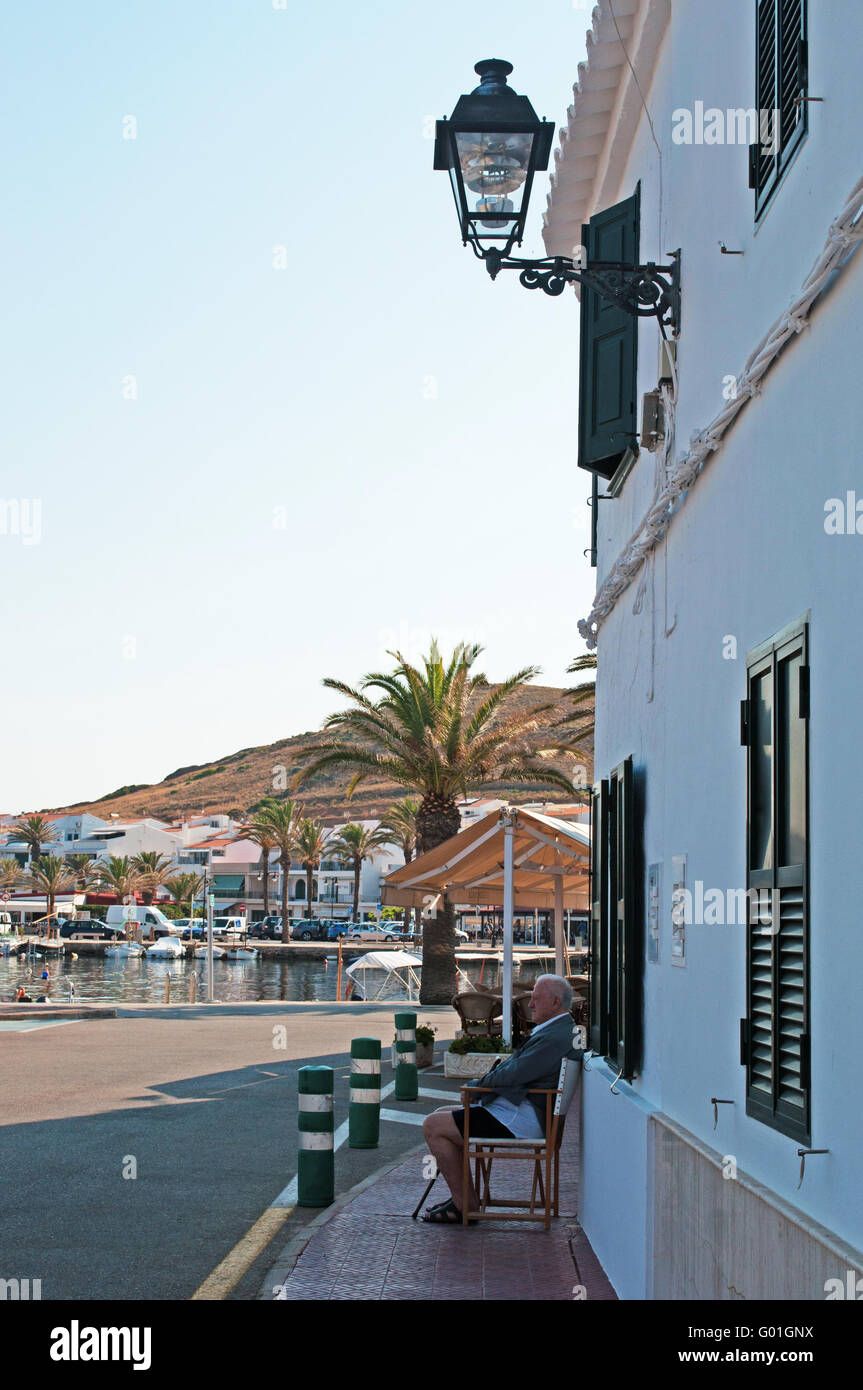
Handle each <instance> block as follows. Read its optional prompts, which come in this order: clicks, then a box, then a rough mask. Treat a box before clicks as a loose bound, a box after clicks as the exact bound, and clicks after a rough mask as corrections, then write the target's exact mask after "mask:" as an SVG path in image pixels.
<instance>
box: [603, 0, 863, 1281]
mask: <svg viewBox="0 0 863 1390" xmlns="http://www.w3.org/2000/svg"><path fill="white" fill-rule="evenodd" d="M809 25H810V31H809V56H810V74H809V91H810V92H811V93H812V94H814V95H819V96H824V97H825V103H824V104H823V105H821V104H815V103H813V104H812V105H810V109H809V121H810V126H809V133H808V136H807V138H806V140H805V141H804V143H803V145H802V147H801V148H800V150H799V151H798V154H797V157H796V159H795V161H794V163H793V164H792V166H791V168H790V169H789V171H788V174H787V176H786V179H785V182H784V184H783V185H782V186H781V187H780V188H779V190H778V191H777V193H776V194H775V195H774V198H773V201H772V205H771V206H770V207H769V209H768V211H767V212H766V214H765V216H764V218H763V220H762V223H761V224H760V225H759V227H758V229H757V230H756V229H755V227H754V223H753V194H752V191H751V190H750V189H749V188H748V186H747V159H746V156H747V151H746V149H745V147H743V146H713V147H706V146H702V147H695V146H692V147H687V146H674V145H673V144H672V142H671V130H672V113H673V111H674V110H675V109H676V108H681V107H692V106H693V105H694V103H695V101H696V100H702V101H703V102H704V104H705V106H717V107H721V108H727V107H737V106H744V107H746V106H750V105H751V104H752V101H753V85H754V19H753V6H752V4H750V3H749V0H728V3H726V4H724V5H722V6H716V5H714V4H713V3H710V0H695V2H694V3H689V4H686V5H681V4H674V5H673V6H672V11H671V29H670V32H669V34H668V36H667V39H666V42H665V45H664V48H663V50H662V53H661V58H660V62H659V64H658V67H657V71H656V73H655V76H654V78H653V82H652V84H651V86H650V88H649V92H648V103H649V109H650V113H651V117H652V120H653V126H654V130H655V133H656V136H657V139H658V140H659V143H660V146H661V148H662V226H661V232H660V230H659V215H660V212H659V203H660V188H659V177H658V174H659V161H658V158H657V151H656V147H655V145H654V142H653V137H652V135H651V132H650V130H649V128H648V127H647V124H646V122H645V121H643V120H642V122H641V124H640V127H639V131H638V135H637V137H636V140H635V143H634V146H633V149H632V153H631V156H630V158H629V160H628V163H627V165H626V167H625V169H623V170H622V172H621V176H620V180H619V183H618V186H617V190H616V192H615V193H613V194H612V195H611V196H608V197H606V198H604V199H603V203H602V205H603V206H607V205H609V204H611V203H612V202H615V201H617V200H618V199H619V198H624V197H627V196H629V195H630V194H631V193H632V192H633V191H634V187H635V184H636V182H637V180H638V179H639V178H640V179H641V198H642V202H641V259H642V261H644V260H647V259H652V258H655V259H657V260H660V259H662V257H663V253H664V252H666V251H668V250H671V249H674V248H676V247H677V246H680V247H681V248H682V250H683V309H682V325H683V327H682V334H681V338H680V346H679V358H678V369H679V381H680V402H679V413H678V420H677V450H676V452H677V454H678V455H679V454H680V453H681V452H683V451H684V450H685V448H686V445H687V442H688V440H689V437H690V435H691V434H692V432H693V431H695V430H697V429H701V428H703V427H704V426H706V425H707V424H708V423H709V422H710V420H711V419H712V418H713V417H714V416H715V415H716V414H717V412H718V411H719V410H720V409H721V408H722V405H723V398H722V388H723V379H724V378H726V377H727V376H729V375H730V374H734V373H736V372H738V371H739V370H740V368H742V366H743V363H744V361H745V359H746V358H747V356H748V355H749V353H750V352H751V351H752V349H753V348H754V347H755V345H756V344H757V343H758V342H759V340H760V339H761V337H762V335H763V334H764V332H765V331H766V329H767V328H768V327H769V326H770V324H771V323H772V322H773V321H774V320H775V319H776V318H777V317H778V316H779V314H780V313H781V312H782V311H783V310H784V309H785V308H786V306H787V305H788V303H789V302H790V300H791V299H792V297H793V296H794V295H795V294H796V293H797V291H798V289H799V287H800V286H801V285H802V283H803V281H804V279H805V277H806V275H807V273H808V271H809V269H810V267H811V265H812V263H813V261H814V260H815V258H816V256H817V255H818V254H819V253H820V251H821V248H822V245H823V242H824V238H825V235H826V233H827V229H828V226H829V224H830V222H831V221H832V220H833V218H834V217H835V216H836V215H837V214H838V212H839V211H840V209H841V207H842V204H843V202H844V201H845V198H846V196H847V195H848V193H849V192H850V191H851V188H852V187H853V185H854V183H855V182H856V180H857V179H858V178H859V177H860V175H861V173H863V153H861V147H860V141H859V138H858V132H859V128H860V121H861V115H863V97H861V89H860V84H859V74H858V71H857V68H856V56H855V55H856V54H858V53H859V52H860V51H861V46H863V6H859V5H853V4H850V3H847V4H840V5H837V6H829V7H824V6H818V5H815V4H810V6H809ZM593 210H594V211H595V210H597V209H596V208H594V209H593ZM719 240H722V241H724V242H725V244H726V246H728V247H729V248H731V249H742V250H743V252H744V255H742V256H734V257H732V256H723V255H721V253H720V250H719V246H718V245H717V243H718V241H719ZM861 309H863V252H858V255H857V257H856V259H855V260H854V261H853V262H852V263H851V264H850V265H849V266H848V267H847V268H846V269H845V270H844V272H843V273H842V275H841V277H840V278H839V279H838V280H837V283H836V285H835V287H834V289H833V290H832V292H831V293H830V295H829V296H828V298H827V299H826V300H824V301H822V302H821V303H820V304H819V305H818V306H817V308H816V309H815V311H814V313H813V316H812V320H811V325H810V327H809V328H807V329H806V330H805V332H804V333H803V334H802V335H801V336H800V337H799V338H797V339H795V340H794V341H793V342H792V343H791V344H790V346H789V347H788V349H787V350H786V352H785V353H784V355H783V357H782V358H781V359H780V360H779V361H778V362H777V363H776V364H775V366H774V368H773V370H772V372H771V373H770V375H769V376H768V378H767V379H766V381H765V382H764V387H763V394H762V395H761V397H760V398H758V397H757V398H755V399H754V400H753V401H751V402H750V403H749V405H748V406H747V407H746V409H745V410H744V412H743V413H742V415H741V416H740V417H738V421H737V422H736V424H735V425H734V426H733V428H732V430H731V431H730V433H729V434H727V435H726V438H725V442H724V443H723V445H722V447H721V448H720V450H719V452H718V453H717V454H715V455H714V456H713V459H712V461H711V462H710V463H709V464H708V466H707V468H706V470H705V471H704V473H703V474H702V476H701V478H700V480H699V481H698V482H697V484H696V486H695V487H694V488H693V490H692V491H691V493H690V495H689V497H688V499H687V501H686V503H685V505H684V506H683V508H682V510H681V511H680V512H679V514H678V516H677V517H676V519H675V520H674V521H673V522H672V524H671V526H670V529H669V532H668V538H667V542H666V543H665V544H664V545H663V546H660V548H659V549H658V550H657V552H656V554H655V559H654V561H653V563H652V564H651V565H649V566H648V567H647V568H646V569H644V570H643V571H642V572H641V574H640V575H638V576H637V577H636V580H635V582H634V583H633V585H632V586H631V587H630V589H629V590H628V591H627V592H626V593H624V595H623V596H622V597H621V598H620V599H619V601H618V603H617V606H616V608H615V610H614V611H613V613H612V614H611V616H610V617H609V618H608V619H607V621H606V622H605V624H604V626H603V627H602V629H601V632H600V637H599V645H598V653H599V668H598V678H597V732H596V770H597V776H599V775H605V774H607V772H608V771H609V769H610V768H612V767H613V766H614V765H615V764H616V763H618V762H619V761H620V760H621V759H623V758H624V757H625V756H627V755H628V754H633V756H634V762H635V767H636V771H637V772H638V771H639V770H642V772H643V775H644V785H645V822H644V862H645V865H647V864H650V863H652V862H654V861H660V862H661V863H662V912H661V921H662V937H661V948H660V949H661V959H660V963H659V964H658V965H653V964H646V965H645V1040H644V1067H643V1071H642V1073H641V1075H640V1076H639V1077H638V1078H637V1079H636V1081H635V1082H634V1084H633V1085H632V1086H631V1087H629V1086H627V1085H626V1084H625V1083H619V1085H618V1090H619V1091H620V1092H621V1095H620V1097H614V1096H612V1095H611V1094H610V1092H609V1078H608V1077H607V1076H606V1075H605V1071H604V1069H603V1067H602V1066H601V1065H600V1064H597V1065H594V1066H593V1068H592V1071H591V1073H590V1074H588V1075H586V1076H585V1091H584V1105H585V1136H586V1138H585V1142H586V1149H585V1183H584V1198H583V1209H582V1220H583V1224H584V1227H585V1230H586V1232H587V1234H588V1236H589V1238H590V1239H591V1241H592V1243H593V1244H594V1247H595V1249H596V1251H597V1253H598V1255H599V1256H600V1259H601V1260H602V1261H603V1263H604V1264H605V1267H606V1268H607V1269H608V1272H609V1275H610V1277H611V1278H612V1281H613V1282H614V1284H615V1286H616V1287H617V1288H618V1291H619V1292H621V1293H623V1294H625V1295H626V1296H645V1294H648V1293H649V1291H650V1287H651V1282H650V1274H649V1258H643V1256H644V1255H648V1256H649V1251H645V1249H644V1247H645V1245H646V1244H648V1243H649V1239H650V1222H649V1219H648V1215H646V1216H645V1219H644V1220H643V1221H639V1210H640V1201H641V1193H642V1191H643V1190H645V1189H646V1187H647V1184H648V1181H649V1179H650V1174H649V1165H648V1158H647V1148H646V1145H645V1125H644V1118H643V1117H644V1109H645V1108H646V1109H650V1108H655V1109H657V1110H661V1111H663V1112H664V1113H665V1114H667V1115H668V1116H669V1117H671V1118H672V1119H673V1120H674V1121H676V1122H678V1123H679V1124H681V1125H683V1126H684V1127H685V1128H686V1129H687V1130H688V1131H690V1132H691V1133H692V1134H693V1135H695V1136H697V1137H698V1138H699V1139H700V1140H702V1141H704V1142H706V1143H709V1144H711V1145H712V1146H713V1147H714V1148H717V1149H719V1151H720V1152H721V1153H722V1154H728V1155H733V1156H734V1157H735V1159H736V1162H737V1164H738V1165H739V1167H740V1168H741V1169H743V1170H745V1171H746V1172H747V1173H748V1174H750V1175H751V1176H752V1177H753V1178H754V1179H755V1180H757V1181H760V1182H761V1183H763V1184H765V1186H766V1187H767V1188H768V1189H769V1190H771V1191H773V1192H775V1193H776V1194H778V1196H779V1197H780V1198H782V1199H785V1200H787V1201H788V1202H789V1203H791V1204H792V1205H793V1206H794V1207H796V1208H797V1209H798V1210H800V1211H802V1212H804V1213H806V1214H807V1215H808V1216H809V1217H811V1218H812V1219H814V1220H815V1221H818V1222H820V1223H822V1224H823V1225H824V1226H825V1227H827V1228H828V1229H829V1230H830V1231H833V1232H836V1233H838V1234H839V1236H841V1237H842V1238H843V1239H844V1240H846V1241H848V1242H849V1243H850V1244H851V1245H852V1246H856V1247H858V1248H860V1247H863V1188H861V1184H860V1181H859V1172H860V1162H861V1157H863V1114H861V1111H860V1107H859V1106H858V1105H857V1104H856V1101H855V1100H854V1097H855V1096H856V1095H857V1094H858V1091H859V1075H858V1073H859V1067H858V1061H857V1058H858V1055H859V1048H860V1040H861V1024H860V1010H859V992H858V988H857V981H858V980H859V979H860V978H861V967H863V933H861V930H860V924H859V923H860V915H859V906H858V899H859V883H858V877H857V873H856V866H857V864H858V862H859V860H860V848H859V846H860V839H861V828H863V826H861V814H860V794H859V788H860V786H861V784H863V753H861V746H860V740H859V738H858V737H857V734H856V729H857V723H858V713H857V711H858V707H859V702H860V693H859V692H860V689H861V680H863V643H861V641H860V638H859V632H860V627H861V623H863V536H853V537H852V536H844V537H843V536H831V535H827V534H825V530H824V515H825V513H824V506H825V502H826V501H827V499H828V498H831V497H844V495H845V492H846V490H856V493H857V496H858V497H860V498H861V499H863V459H861V443H860V440H861V425H863V401H861V396H863V391H861V385H860V380H861V371H860V363H861V361H863V351H861V350H863V314H861ZM657 344H658V332H657V329H656V327H655V324H653V322H652V321H647V322H646V323H645V324H644V325H643V326H642V328H641V332H640V341H639V396H640V395H641V394H642V393H643V392H644V391H647V390H650V389H651V388H652V387H654V386H655V385H656V379H657V372H656V361H657ZM654 482H655V459H654V456H651V455H648V454H646V453H642V455H641V459H640V461H639V463H638V465H637V467H636V469H635V471H634V473H633V474H632V475H631V476H630V478H629V479H628V481H627V482H626V484H625V486H624V489H623V493H622V495H621V497H620V498H619V499H618V500H617V501H608V502H602V503H600V512H599V518H600V523H599V569H598V582H600V583H601V581H602V578H603V575H604V574H605V573H606V572H607V571H608V569H609V568H610V567H611V565H612V564H613V562H614V560H615V559H616V558H617V556H618V554H619V553H620V551H621V550H622V548H623V545H624V543H625V542H626V540H627V539H628V538H629V536H630V535H631V533H632V532H633V531H634V529H635V527H636V525H637V523H638V521H639V519H640V517H641V516H642V515H643V513H644V512H645V510H646V509H647V506H648V505H649V503H650V500H651V498H652V494H653V488H654ZM642 582H644V583H645V584H646V589H645V592H644V595H643V603H642V608H641V612H640V614H638V615H636V614H634V613H633V603H634V601H635V598H636V594H637V592H638V589H639V585H640V584H642ZM807 612H808V613H810V615H811V627H810V644H811V645H810V661H811V669H812V692H811V719H810V797H811V805H810V867H811V884H810V892H811V899H810V969H811V973H810V983H811V1034H812V1105H813V1117H812V1140H811V1144H812V1147H815V1148H829V1149H830V1153H829V1155H825V1156H820V1157H814V1158H811V1159H810V1160H809V1161H808V1163H807V1170H806V1177H805V1181H804V1183H803V1186H802V1188H801V1189H800V1191H798V1190H797V1181H798V1173H799V1159H798V1158H797V1153H796V1151H797V1147H798V1145H797V1142H796V1141H795V1140H792V1139H789V1138H786V1137H785V1136H783V1135H781V1134H779V1133H777V1132H775V1131H773V1130H771V1129H769V1128H768V1127H766V1126H765V1125H763V1124H761V1123H759V1122H758V1121H756V1120H754V1119H750V1118H748V1117H747V1116H746V1114H745V1096H744V1081H745V1071H744V1069H743V1068H742V1067H741V1066H740V1063H739V1034H738V1020H739V1019H740V1018H741V1017H742V1016H743V1015H744V1014H745V978H746V977H745V930H744V928H742V927H738V926H725V927H721V926H713V927H710V926H701V927H698V926H691V927H690V928H689V929H688V932H687V961H686V966H685V968H682V969H681V968H676V967H673V966H671V965H670V963H669V946H670V896H671V874H672V865H671V855H672V854H686V855H687V857H688V864H687V877H688V880H689V882H690V883H691V882H693V881H694V880H696V879H701V880H702V881H703V882H704V883H705V885H708V886H714V887H720V888H722V889H723V890H724V889H726V888H732V887H744V886H745V862H746V861H745V828H746V788H745V767H746V753H745V749H743V748H741V747H740V746H739V712H738V710H739V701H740V700H741V699H742V698H743V697H744V695H745V666H746V653H747V651H748V650H749V649H750V648H752V647H753V646H755V645H756V644H758V643H760V642H762V641H764V640H765V639H767V638H770V637H771V636H773V635H774V634H775V633H776V632H777V631H778V630H779V629H781V628H783V627H784V626H786V625H787V624H789V623H790V622H792V621H793V620H795V619H797V618H799V617H801V616H803V615H804V614H806V613H807ZM728 635H731V636H733V637H735V638H736V641H737V659H736V660H725V659H723V640H724V638H725V637H726V636H728ZM711 1096H720V1097H724V1098H731V1099H733V1100H734V1105H733V1106H723V1107H721V1108H720V1118H719V1124H718V1128H717V1130H716V1132H715V1133H714V1131H713V1109H712V1106H711V1105H710V1097H711ZM626 1174H628V1178H626ZM640 1232H641V1233H643V1237H642V1236H640V1234H639V1233H640ZM802 1296H804V1297H812V1298H817V1297H823V1292H821V1291H819V1290H818V1289H815V1288H813V1289H812V1290H811V1291H809V1292H808V1293H805V1294H804V1295H802Z"/></svg>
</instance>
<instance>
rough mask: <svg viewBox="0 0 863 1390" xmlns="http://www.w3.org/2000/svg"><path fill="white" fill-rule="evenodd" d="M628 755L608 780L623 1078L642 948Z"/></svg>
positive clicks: (615, 1027) (616, 1048) (634, 1057)
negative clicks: (636, 894) (636, 897)
mask: <svg viewBox="0 0 863 1390" xmlns="http://www.w3.org/2000/svg"><path fill="white" fill-rule="evenodd" d="M633 798H634V789H633V776H632V758H627V759H626V760H625V761H624V762H622V763H621V764H620V766H619V767H616V768H615V769H614V772H613V773H612V774H611V779H610V806H609V815H610V822H611V823H610V841H611V843H610V848H609V899H610V902H609V912H610V931H609V941H610V953H611V956H612V959H613V960H614V968H615V978H614V980H613V982H611V988H610V991H609V994H610V999H609V1025H608V1026H609V1048H608V1051H609V1056H610V1057H611V1058H612V1060H613V1061H615V1062H616V1064H617V1065H618V1067H620V1068H622V1071H623V1075H624V1077H626V1078H627V1079H629V1078H631V1077H632V1076H633V1075H634V1074H635V1069H636V1065H637V1062H638V1057H639V1052H640V1026H639V1025H640V1019H641V981H642V950H641V940H640V935H641V934H640V932H639V918H638V912H637V906H636V901H635V885H636V852H637V846H636V837H635V823H636V817H635V807H634V801H633Z"/></svg>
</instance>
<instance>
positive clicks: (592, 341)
mask: <svg viewBox="0 0 863 1390" xmlns="http://www.w3.org/2000/svg"><path fill="white" fill-rule="evenodd" d="M638 204H639V198H638V194H637V193H636V194H635V195H634V196H633V197H632V198H627V199H626V200H625V201H624V202H622V203H617V204H616V205H615V206H614V207H611V208H606V209H605V211H604V212H600V213H597V214H596V216H595V217H592V218H591V220H590V222H589V224H588V225H587V226H585V227H583V228H582V239H583V242H584V247H585V250H586V252H587V264H588V266H590V265H591V264H592V263H593V262H594V261H619V262H622V263H624V264H625V265H637V264H638V254H639V249H638ZM637 351H638V320H637V319H636V318H635V317H633V316H632V315H631V314H627V313H626V312H625V311H624V310H623V309H619V308H618V307H617V306H616V305H615V304H612V303H611V302H610V301H609V300H606V299H603V298H602V297H601V296H600V295H598V294H595V293H594V291H593V290H589V289H587V287H586V286H585V287H583V288H582V291H581V345H580V360H579V396H578V400H579V406H578V466H579V468H585V469H587V470H588V472H591V473H598V474H599V476H600V477H602V478H611V477H612V476H613V475H614V473H615V472H616V470H617V467H618V464H619V463H620V461H621V459H622V458H623V455H624V454H625V453H626V450H627V449H628V448H631V447H634V448H636V449H637V448H638V440H637V436H636V429H637V425H636V409H635V392H636V365H637Z"/></svg>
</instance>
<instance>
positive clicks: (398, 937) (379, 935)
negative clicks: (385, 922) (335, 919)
mask: <svg viewBox="0 0 863 1390" xmlns="http://www.w3.org/2000/svg"><path fill="white" fill-rule="evenodd" d="M348 939H349V940H350V941H364V942H365V941H371V942H375V941H377V942H380V941H403V940H404V936H403V934H402V933H401V932H400V931H393V930H391V929H390V928H389V927H373V926H370V925H369V924H368V923H366V925H365V926H363V927H355V928H354V930H353V931H351V932H349V933H348Z"/></svg>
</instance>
